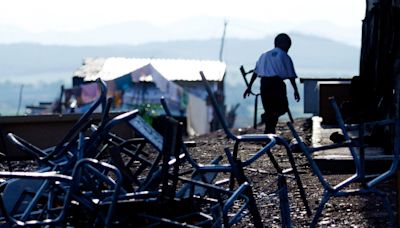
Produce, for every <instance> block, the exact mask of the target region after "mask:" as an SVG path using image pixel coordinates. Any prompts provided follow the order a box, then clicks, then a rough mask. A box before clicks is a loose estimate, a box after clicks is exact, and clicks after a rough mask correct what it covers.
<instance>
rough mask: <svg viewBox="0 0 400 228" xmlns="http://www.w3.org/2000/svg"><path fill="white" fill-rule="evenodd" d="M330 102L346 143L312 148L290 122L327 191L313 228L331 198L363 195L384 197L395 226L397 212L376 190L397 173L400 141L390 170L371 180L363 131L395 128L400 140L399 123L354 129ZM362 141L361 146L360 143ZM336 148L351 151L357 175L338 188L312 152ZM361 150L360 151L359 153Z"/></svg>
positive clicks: (378, 122)
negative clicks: (352, 132)
mask: <svg viewBox="0 0 400 228" xmlns="http://www.w3.org/2000/svg"><path fill="white" fill-rule="evenodd" d="M330 103H331V105H332V108H333V109H334V111H335V115H336V120H337V122H338V125H339V127H340V129H341V131H342V134H343V136H344V141H343V142H339V143H332V144H329V145H323V146H319V147H310V146H307V145H306V144H305V143H304V141H303V139H301V137H300V136H299V134H298V133H297V131H296V130H295V128H294V126H293V124H292V123H287V124H288V126H289V128H290V130H291V132H292V134H293V137H294V138H295V139H296V141H297V145H296V146H298V147H299V148H300V149H301V151H302V152H303V154H304V156H305V157H306V158H307V160H308V162H309V164H310V167H311V169H312V171H313V173H314V174H315V175H316V177H317V178H318V180H319V182H320V183H321V185H322V187H323V188H324V193H323V196H322V199H321V201H320V203H319V206H318V208H317V210H316V212H315V214H314V217H313V219H312V221H311V224H310V226H311V227H315V226H316V225H317V223H318V219H319V218H320V216H321V214H322V211H323V209H324V206H325V204H326V203H327V202H328V201H329V199H330V198H332V197H346V196H353V195H363V194H376V195H378V196H380V197H382V198H383V200H384V206H385V207H386V209H387V211H388V214H389V216H390V219H391V223H392V224H395V221H394V213H393V210H392V208H391V206H390V202H389V200H388V198H387V196H386V194H385V193H384V192H382V191H381V190H379V189H377V188H376V185H377V184H378V183H381V182H382V181H385V180H387V179H388V178H390V177H391V176H393V174H394V173H395V172H396V170H397V167H398V159H399V146H400V145H399V143H400V142H399V140H395V141H394V146H393V157H392V159H393V160H392V164H391V166H390V168H389V169H388V170H387V171H386V172H383V173H381V174H379V175H377V176H374V177H369V176H367V175H366V174H365V170H364V159H365V158H364V149H365V148H366V147H367V146H368V145H366V144H364V143H362V142H363V141H364V140H363V137H364V130H365V129H366V128H367V127H372V126H387V125H389V126H393V127H394V129H395V135H396V136H397V137H398V136H399V135H400V128H399V121H398V120H390V119H387V120H382V121H374V122H366V123H361V124H358V125H352V126H346V125H345V123H344V121H343V118H342V115H341V113H340V111H339V108H338V106H337V104H336V102H335V100H334V99H333V98H331V99H330ZM350 129H351V130H358V131H359V132H360V134H359V138H358V139H354V138H351V137H350V136H349V134H348V131H349V130H350ZM360 142H361V144H360ZM336 148H348V149H349V151H350V154H351V156H352V159H353V162H354V167H355V172H354V174H353V175H352V176H351V177H349V178H346V179H344V180H342V181H341V182H340V183H338V184H336V185H332V183H330V182H329V181H328V180H327V179H326V178H325V177H324V174H323V172H322V171H321V170H320V168H319V167H318V165H317V163H316V161H315V160H314V158H313V153H314V152H317V151H324V150H331V149H336ZM357 148H358V150H357ZM355 183H356V184H358V186H359V187H356V188H354V187H352V186H350V185H352V184H355Z"/></svg>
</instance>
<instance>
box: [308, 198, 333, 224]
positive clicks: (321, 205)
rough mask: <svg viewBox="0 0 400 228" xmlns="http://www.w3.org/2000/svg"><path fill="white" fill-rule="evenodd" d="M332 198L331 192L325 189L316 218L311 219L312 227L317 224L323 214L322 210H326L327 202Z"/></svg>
mask: <svg viewBox="0 0 400 228" xmlns="http://www.w3.org/2000/svg"><path fill="white" fill-rule="evenodd" d="M330 198H331V194H330V193H329V192H328V191H325V192H324V195H323V196H322V199H321V202H320V203H319V206H318V208H317V211H316V212H315V215H314V218H313V220H312V221H311V224H310V227H315V226H316V225H317V223H318V219H319V217H320V216H321V214H322V210H324V207H325V204H326V203H327V202H328V200H329V199H330Z"/></svg>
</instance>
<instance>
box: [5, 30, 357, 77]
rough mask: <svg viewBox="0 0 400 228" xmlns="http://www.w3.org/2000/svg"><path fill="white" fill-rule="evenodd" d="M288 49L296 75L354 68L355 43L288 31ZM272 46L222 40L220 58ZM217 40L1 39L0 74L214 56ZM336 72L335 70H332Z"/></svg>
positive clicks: (241, 59) (239, 57) (233, 60)
mask: <svg viewBox="0 0 400 228" xmlns="http://www.w3.org/2000/svg"><path fill="white" fill-rule="evenodd" d="M291 36H292V40H293V46H292V48H291V49H290V51H289V54H290V55H291V56H292V58H293V61H294V64H295V67H296V68H297V71H298V74H299V75H305V74H315V73H313V71H319V72H322V71H324V72H329V71H330V70H331V71H332V72H330V74H338V73H339V74H340V73H341V72H345V73H347V72H352V73H354V72H356V71H357V69H358V61H359V48H357V47H353V46H350V45H346V44H343V43H339V42H336V41H332V40H328V39H325V38H320V37H316V36H309V35H302V34H292V35H291ZM272 47H273V37H272V36H267V37H265V38H263V39H251V40H250V39H229V38H228V39H226V41H225V46H224V52H223V60H224V61H225V62H226V63H227V65H228V66H229V67H233V68H236V69H238V66H240V65H245V66H248V67H252V66H253V65H254V63H255V61H256V60H257V58H258V56H259V55H260V54H261V53H262V52H264V51H267V50H268V49H270V48H272ZM219 50H220V39H208V40H182V41H170V42H153V43H147V44H141V45H108V46H66V45H41V44H34V43H17V44H0V69H1V72H0V77H2V76H15V75H20V74H35V73H42V72H55V71H71V72H72V71H73V70H75V69H76V68H78V67H79V66H80V65H81V63H82V60H83V59H84V58H86V57H112V56H119V57H140V58H142V57H144V58H189V59H211V60H213V59H215V60H216V59H218V56H219ZM333 71H335V72H333Z"/></svg>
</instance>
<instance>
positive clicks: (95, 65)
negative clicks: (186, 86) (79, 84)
mask: <svg viewBox="0 0 400 228" xmlns="http://www.w3.org/2000/svg"><path fill="white" fill-rule="evenodd" d="M148 64H151V65H152V66H153V67H154V68H155V69H156V70H157V71H158V72H160V73H161V74H162V75H163V76H164V77H165V78H166V79H167V80H170V81H201V78H200V74H199V72H200V71H203V72H204V74H205V75H206V76H207V79H208V80H210V81H222V80H223V78H224V75H225V70H226V64H225V63H224V62H220V61H210V60H187V59H139V58H117V57H114V58H87V59H85V60H84V63H83V65H82V66H81V67H80V68H79V69H78V70H76V71H75V72H74V75H75V76H79V77H84V78H85V80H95V79H96V78H98V77H100V78H102V79H103V80H112V79H115V78H117V77H120V76H123V75H126V74H128V73H131V72H132V71H135V70H137V69H139V68H141V67H144V66H146V65H148Z"/></svg>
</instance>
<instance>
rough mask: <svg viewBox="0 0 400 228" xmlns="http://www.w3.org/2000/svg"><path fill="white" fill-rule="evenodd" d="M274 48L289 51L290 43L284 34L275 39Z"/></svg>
mask: <svg viewBox="0 0 400 228" xmlns="http://www.w3.org/2000/svg"><path fill="white" fill-rule="evenodd" d="M274 43H275V47H278V48H280V49H282V50H284V51H286V52H288V51H289V48H290V46H291V45H292V41H291V39H290V37H289V36H288V35H287V34H286V33H280V34H278V35H277V36H276V37H275V40H274Z"/></svg>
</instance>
